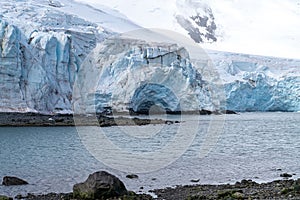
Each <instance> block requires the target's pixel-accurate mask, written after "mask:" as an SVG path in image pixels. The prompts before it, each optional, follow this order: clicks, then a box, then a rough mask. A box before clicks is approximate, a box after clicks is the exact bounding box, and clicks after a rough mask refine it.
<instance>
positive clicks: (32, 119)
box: [0, 112, 180, 127]
mask: <svg viewBox="0 0 300 200" xmlns="http://www.w3.org/2000/svg"><path fill="white" fill-rule="evenodd" d="M174 123H180V122H179V121H170V120H163V119H144V118H138V117H137V116H131V117H124V116H109V115H100V114H97V115H96V114H94V115H73V114H53V115H50V114H40V113H4V112H3V113H1V112H0V127H35V126H36V127H55V126H71V127H73V126H100V127H110V126H144V125H149V124H174Z"/></svg>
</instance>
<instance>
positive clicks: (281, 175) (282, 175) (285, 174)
mask: <svg viewBox="0 0 300 200" xmlns="http://www.w3.org/2000/svg"><path fill="white" fill-rule="evenodd" d="M292 176H293V175H292V174H288V173H283V174H280V177H283V178H291V177H292Z"/></svg>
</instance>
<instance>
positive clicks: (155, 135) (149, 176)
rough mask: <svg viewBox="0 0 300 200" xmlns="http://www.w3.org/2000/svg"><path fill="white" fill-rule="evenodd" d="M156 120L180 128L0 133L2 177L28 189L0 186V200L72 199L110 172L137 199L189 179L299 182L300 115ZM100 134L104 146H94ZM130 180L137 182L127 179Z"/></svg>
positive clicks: (8, 130)
mask: <svg viewBox="0 0 300 200" xmlns="http://www.w3.org/2000/svg"><path fill="white" fill-rule="evenodd" d="M154 117H162V118H167V119H171V120H178V121H181V123H177V124H171V125H167V124H161V125H147V126H140V127H138V126H128V127H122V126H119V127H105V128H100V127H1V128H0V178H2V177H4V176H17V177H20V178H22V179H25V180H26V181H28V182H29V185H25V186H11V187H5V186H0V194H4V195H9V196H15V195H17V194H27V193H35V194H40V193H50V192H71V191H72V186H73V185H74V184H75V183H78V182H82V181H84V180H85V179H86V178H87V177H88V175H89V174H90V173H93V172H95V171H99V170H106V171H109V172H111V173H112V174H114V175H116V176H117V177H119V178H120V179H121V180H122V181H123V182H124V183H125V185H126V187H127V188H128V189H130V190H133V191H136V192H138V191H141V192H147V191H148V190H150V189H158V188H164V187H168V186H170V187H172V186H176V185H185V184H194V183H193V182H191V180H199V182H198V183H197V184H220V183H234V182H236V181H240V180H242V179H252V180H254V181H257V182H266V181H271V180H275V179H281V177H280V174H281V173H285V172H287V173H290V174H295V175H294V176H293V178H299V177H300V126H299V124H300V113H241V114H238V115H226V116H224V115H222V116H198V115H185V116H178V115H174V116H154ZM195 131H196V132H195ZM98 132H101V135H102V138H104V137H105V138H106V139H105V141H104V140H103V141H101V140H100V141H99V140H98V141H97V139H99V137H95V135H98ZM99 134H100V133H99ZM89 138H90V139H89ZM109 142H111V143H109ZM106 143H109V144H110V146H109V145H106ZM173 144H175V145H173ZM115 147H118V148H117V149H116V148H115ZM165 147H168V148H165ZM105 148H106V149H105ZM118 150H120V152H122V153H120V154H118V152H119V151H118ZM133 155H137V158H136V157H133ZM149 155H151V156H152V157H151V156H150V157H147V156H149ZM138 156H140V157H138ZM139 159H140V162H138V160H139ZM147 159H149V161H148V160H147ZM131 161H132V162H131ZM129 173H136V174H137V175H138V176H139V178H138V179H128V178H126V175H127V174H129ZM140 187H143V189H140Z"/></svg>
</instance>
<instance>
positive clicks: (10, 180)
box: [2, 176, 28, 186]
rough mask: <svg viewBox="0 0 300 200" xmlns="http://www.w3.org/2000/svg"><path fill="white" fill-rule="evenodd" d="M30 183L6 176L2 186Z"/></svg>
mask: <svg viewBox="0 0 300 200" xmlns="http://www.w3.org/2000/svg"><path fill="white" fill-rule="evenodd" d="M27 184H28V183H27V182H26V181H24V180H22V179H20V178H18V177H13V176H5V177H3V181H2V185H5V186H11V185H27Z"/></svg>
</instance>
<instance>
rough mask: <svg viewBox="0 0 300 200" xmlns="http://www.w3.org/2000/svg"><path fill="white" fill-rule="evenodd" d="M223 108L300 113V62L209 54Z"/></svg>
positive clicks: (238, 55)
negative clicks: (221, 87) (221, 86)
mask: <svg viewBox="0 0 300 200" xmlns="http://www.w3.org/2000/svg"><path fill="white" fill-rule="evenodd" d="M209 55H210V57H211V58H212V60H213V61H214V64H215V66H216V67H217V68H218V70H219V72H220V76H221V77H222V79H223V80H222V81H223V83H224V88H225V94H226V107H227V109H229V110H235V111H300V70H299V66H300V60H293V59H282V58H272V57H262V56H253V55H243V54H234V53H224V52H210V53H209Z"/></svg>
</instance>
